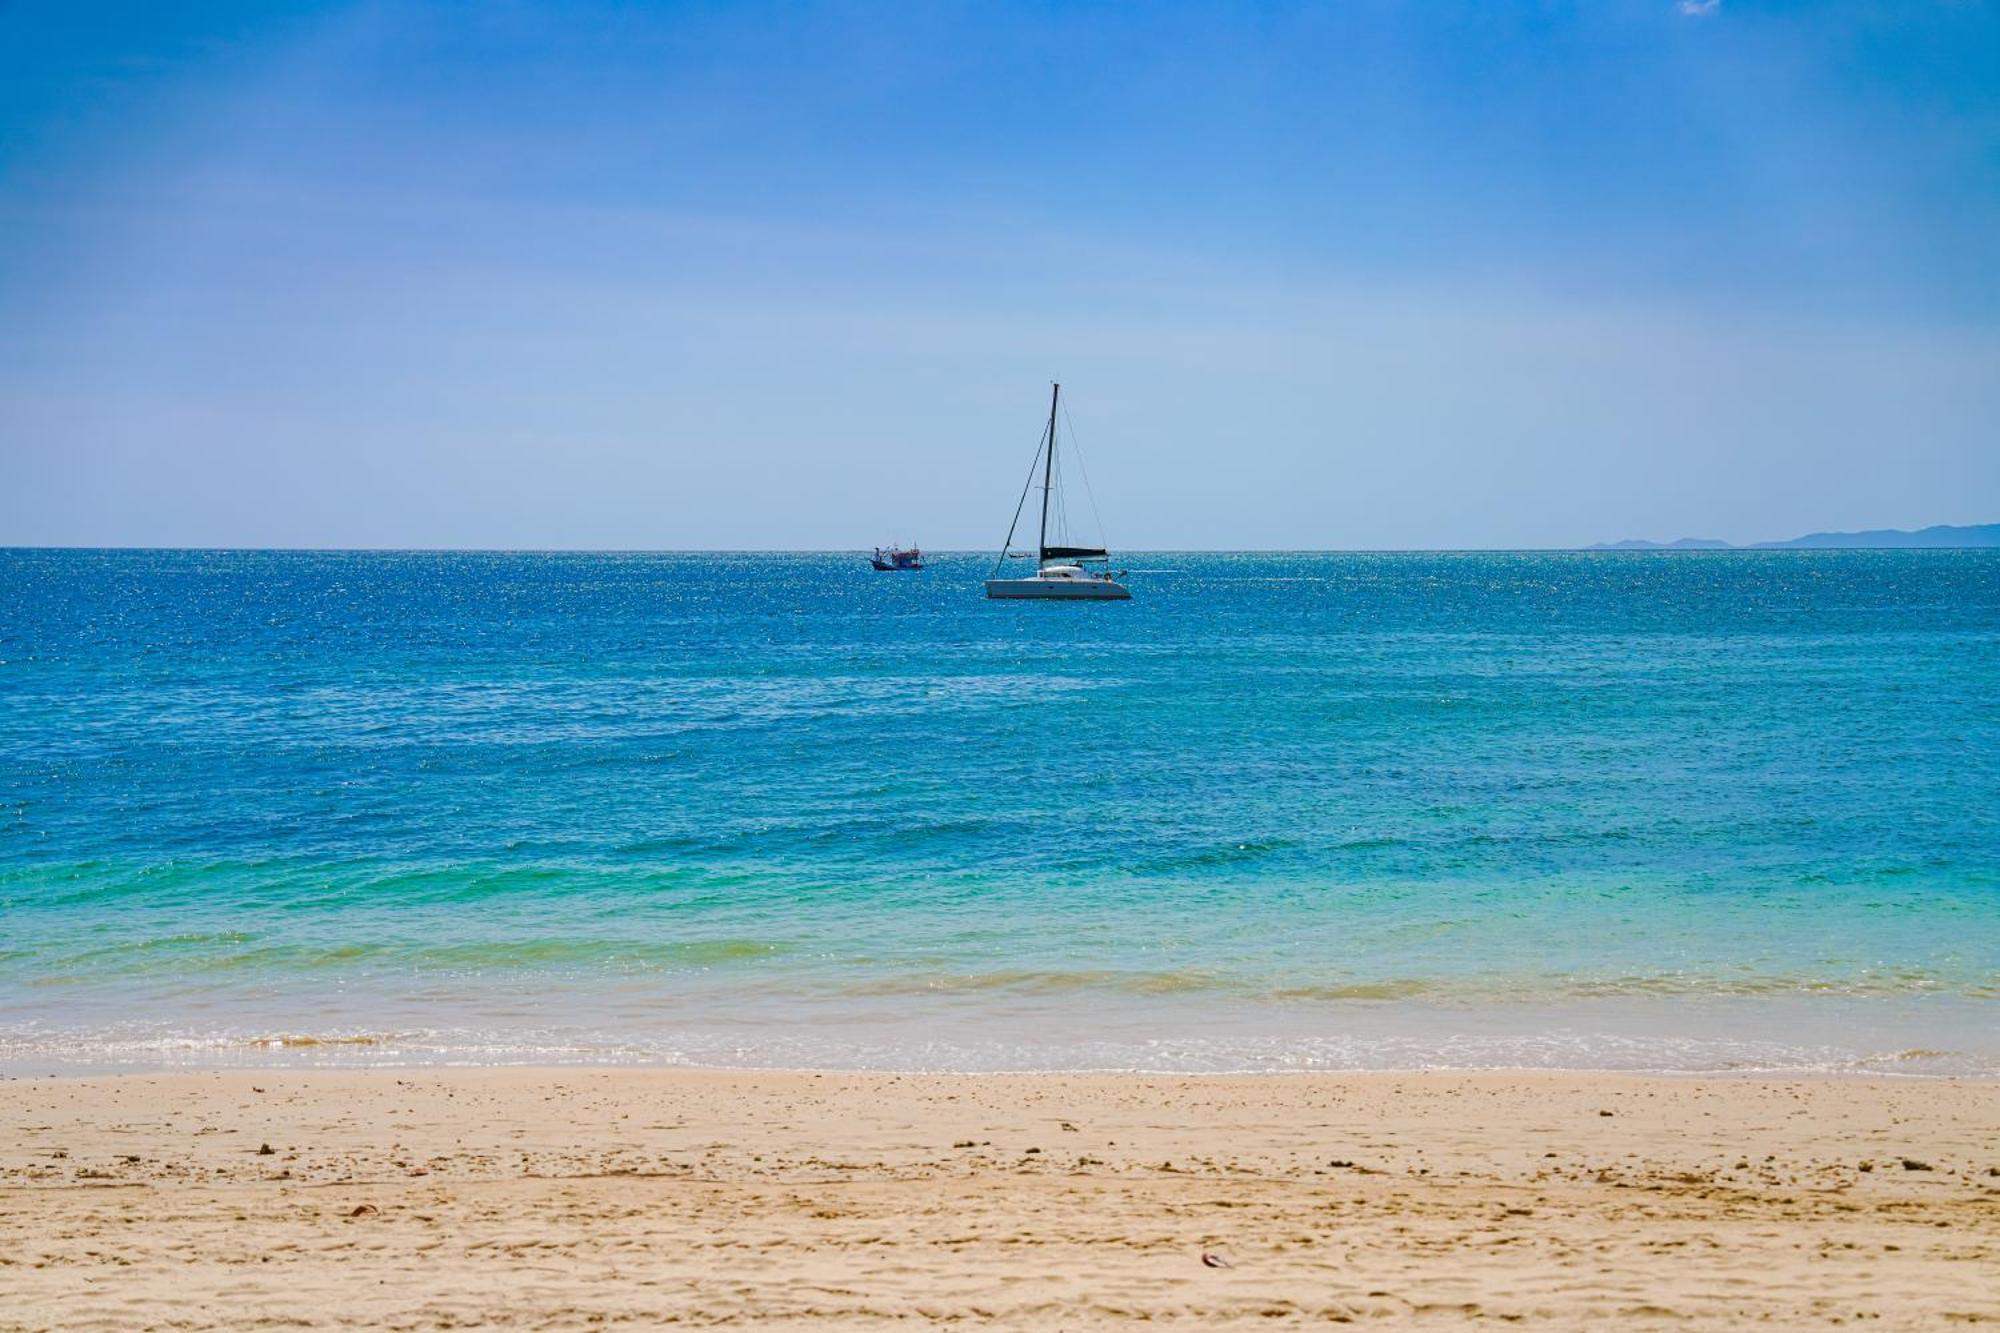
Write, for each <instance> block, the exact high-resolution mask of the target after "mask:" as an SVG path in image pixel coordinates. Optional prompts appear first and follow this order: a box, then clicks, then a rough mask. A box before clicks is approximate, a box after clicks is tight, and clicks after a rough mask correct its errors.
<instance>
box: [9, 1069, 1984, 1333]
mask: <svg viewBox="0 0 2000 1333" xmlns="http://www.w3.org/2000/svg"><path fill="white" fill-rule="evenodd" d="M0 1125H4V1132H0V1154H4V1155H0V1296H4V1299H0V1326H4V1327H6V1328H9V1329H15V1328H28V1329H35V1328H58V1327H60V1328H72V1329H73V1328H141V1327H173V1328H208V1327H261V1326H277V1325H285V1326H289V1327H340V1326H385V1327H396V1328H443V1327H463V1326H470V1325H529V1326H549V1327H585V1326H607V1325H641V1326H654V1325H662V1324H669V1323H678V1324H692V1325H708V1324H733V1323H747V1322H750V1321H753V1320H754V1321H759V1322H771V1321H777V1322H781V1323H782V1322H806V1321H812V1322H815V1323H826V1324H835V1325H851V1326H874V1325H887V1324H891V1323H900V1324H907V1323H910V1322H912V1321H937V1322H946V1321H949V1322H955V1323H972V1324H991V1325H994V1326H1002V1327H1010V1328H1015V1327H1029V1328H1082V1327H1095V1326H1100V1325H1109V1324H1116V1323H1122V1322H1127V1321H1140V1320H1164V1321H1167V1322H1177V1323H1183V1324H1187V1325H1191V1326H1192V1325H1199V1326H1201V1327H1218V1326H1245V1327H1248V1326H1253V1325H1254V1326H1259V1327H1263V1326H1269V1325H1271V1324H1274V1323H1283V1322H1287V1321H1295V1322H1308V1321H1310V1322H1322V1321H1336V1322H1342V1321H1367V1322H1371V1323H1378V1324H1387V1325H1390V1326H1400V1325H1413V1326H1430V1325H1454V1324H1460V1323H1465V1322H1472V1321H1486V1320H1499V1321H1522V1322H1531V1323H1534V1324H1536V1325H1539V1326H1558V1327H1569V1326H1581V1325H1584V1324H1586V1323H1593V1322H1597V1321H1601V1320H1604V1319H1607V1318H1609V1319H1616V1320H1618V1321H1620V1324H1621V1326H1624V1327H1649V1326H1657V1327H1675V1328H1687V1327H1703V1326H1714V1327H1722V1326H1734V1325H1738V1324H1744V1323H1750V1322H1757V1323H1762V1324H1777V1325H1782V1326H1798V1327H1806V1326H1811V1327H1824V1326H1826V1325H1828V1324H1831V1323H1839V1322H1843V1321H1849V1320H1860V1321H1865V1322H1868V1323H1870V1324H1873V1325H1877V1326H1881V1327H1911V1328H1914V1327H1936V1326H1939V1325H1942V1324H1944V1323H1946V1322H1950V1321H1958V1322H1983V1321H2000V1084H1995V1083H1988V1082H1976V1081H1966V1082H1946V1081H1916V1080H1902V1081H1890V1080H1863V1079H1825V1080H1814V1079H1803V1080H1802V1079H1785V1080H1769V1079H1751V1078H1741V1079H1693V1078H1665V1077H1657V1078H1648V1077H1625V1076H1606V1075H1587V1074H1576V1075H1569V1074H1443V1073H1439V1074H1415V1075H1407V1074H1406V1075H1390V1074H1378V1075H1340V1076H1284V1077H1267V1078H1186V1077H1147V1076H1070V1075H1048V1076H1025V1077H1014V1076H903V1077H898V1076H890V1075H880V1076H856V1075H839V1074H824V1075H819V1074H810V1073H797V1074H773V1073H734V1072H714V1073H708V1072H682V1071H666V1070H647V1069H618V1070H579V1069H553V1070H524V1069H451V1070H439V1069H420V1070H375V1071H363V1072H318V1071H316V1072H280V1071H276V1070H271V1071H260V1072H249V1071H237V1072H222V1073H174V1074H160V1075H147V1074H133V1075H125V1076H119V1077H103V1078H18V1079H12V1080H8V1081H6V1082H0ZM1204 1256H1212V1258H1210V1259H1208V1260H1206V1261H1205V1259H1204Z"/></svg>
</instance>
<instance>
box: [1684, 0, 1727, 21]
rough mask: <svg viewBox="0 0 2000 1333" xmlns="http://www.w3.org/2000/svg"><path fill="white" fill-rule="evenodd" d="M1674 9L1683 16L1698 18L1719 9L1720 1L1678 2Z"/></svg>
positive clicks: (1686, 0) (1689, 0) (1687, 0)
mask: <svg viewBox="0 0 2000 1333" xmlns="http://www.w3.org/2000/svg"><path fill="white" fill-rule="evenodd" d="M1674 8H1675V9H1678V10H1680V12H1681V13H1683V14H1692V15H1694V16H1695V17H1697V18H1699V17H1701V16H1702V15H1704V14H1713V13H1715V11H1717V10H1718V9H1721V8H1722V0H1680V3H1679V4H1677V5H1675V6H1674Z"/></svg>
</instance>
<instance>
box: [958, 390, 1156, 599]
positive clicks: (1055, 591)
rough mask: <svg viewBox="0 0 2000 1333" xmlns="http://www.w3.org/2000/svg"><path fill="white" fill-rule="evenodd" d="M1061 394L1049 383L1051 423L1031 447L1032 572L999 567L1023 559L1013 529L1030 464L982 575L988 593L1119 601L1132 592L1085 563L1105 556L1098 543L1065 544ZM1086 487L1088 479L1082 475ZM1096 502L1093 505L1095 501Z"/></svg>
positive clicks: (1025, 493)
mask: <svg viewBox="0 0 2000 1333" xmlns="http://www.w3.org/2000/svg"><path fill="white" fill-rule="evenodd" d="M1061 397H1062V385H1060V384H1057V385H1053V386H1051V388H1050V392H1049V426H1048V429H1047V430H1045V431H1044V432H1042V442H1041V444H1040V445H1038V446H1037V447H1036V449H1035V462H1037V463H1040V464H1041V467H1042V535H1041V541H1040V543H1039V545H1038V546H1037V548H1036V550H1035V552H1034V555H1035V572H1034V573H1033V574H1032V575H1029V576H1028V577H1026V578H1018V579H1003V578H1001V577H999V575H1000V569H1001V566H1003V565H1005V564H1006V563H1007V561H1008V560H1009V559H1010V558H1019V559H1026V558H1027V556H1028V554H1029V553H1028V552H1026V551H1016V550H1015V549H1014V531H1015V529H1017V528H1019V527H1020V526H1021V511H1022V510H1023V509H1025V508H1027V505H1028V492H1029V491H1031V490H1033V489H1035V472H1034V468H1033V467H1032V466H1031V467H1030V468H1029V469H1028V484H1027V485H1026V486H1025V487H1023V488H1022V489H1021V500H1020V503H1019V504H1017V505H1015V506H1014V521H1013V522H1012V523H1011V524H1009V525H1008V527H1007V540H1006V542H1005V543H1004V544H1003V545H1002V546H1001V547H1000V558H999V559H997V560H995V561H994V562H993V575H994V576H993V577H992V578H989V579H987V580H986V595H987V596H988V597H1051V598H1063V599H1066V600H1079V599H1081V600H1090V601H1107V602H1110V601H1123V600H1126V599H1128V598H1130V597H1131V596H1132V593H1131V591H1130V590H1129V589H1128V588H1126V586H1125V585H1124V584H1122V583H1120V582H1119V581H1118V580H1117V579H1116V578H1115V577H1114V576H1112V575H1111V574H1110V573H1108V572H1105V571H1100V570H1088V569H1085V568H1084V567H1083V562H1084V561H1086V560H1091V561H1096V560H1106V561H1108V560H1109V559H1110V558H1111V554H1110V552H1109V551H1106V550H1105V549H1104V548H1103V547H1101V546H1069V545H1066V544H1064V537H1065V535H1066V532H1065V529H1066V528H1067V522H1066V515H1065V513H1064V509H1063V503H1062V473H1061V471H1060V470H1059V469H1058V468H1057V467H1056V404H1057V402H1058V401H1059V400H1060V399H1061ZM1084 484H1085V486H1086V487H1088V485H1089V478H1088V477H1086V478H1085V479H1084ZM1051 496H1054V497H1055V519H1056V537H1057V540H1056V542H1055V544H1053V545H1051V544H1050V542H1049V517H1050V513H1049V499H1050V497H1051ZM1093 507H1094V505H1093Z"/></svg>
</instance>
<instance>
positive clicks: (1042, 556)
mask: <svg viewBox="0 0 2000 1333" xmlns="http://www.w3.org/2000/svg"><path fill="white" fill-rule="evenodd" d="M1061 395H1062V385H1060V384H1051V385H1050V386H1049V452H1048V454H1047V455H1046V456H1045V457H1044V458H1043V460H1042V540H1041V542H1040V544H1039V545H1038V546H1037V547H1036V550H1035V564H1036V565H1037V566H1038V567H1039V566H1040V565H1041V563H1042V562H1043V561H1045V560H1047V559H1048V558H1049V488H1050V486H1051V485H1052V484H1053V482H1054V478H1055V471H1056V399H1057V398H1058V397H1060V396H1061Z"/></svg>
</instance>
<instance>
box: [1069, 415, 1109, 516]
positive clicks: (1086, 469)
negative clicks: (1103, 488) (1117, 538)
mask: <svg viewBox="0 0 2000 1333" xmlns="http://www.w3.org/2000/svg"><path fill="white" fill-rule="evenodd" d="M1062 416H1063V422H1064V423H1065V424H1066V425H1068V427H1069V447H1070V452H1071V453H1073V454H1075V455H1076V470H1077V471H1078V472H1081V473H1082V474H1083V496H1084V498H1085V499H1086V500H1088V501H1090V516H1091V518H1092V519H1094V520H1095V521H1096V523H1097V544H1098V545H1100V546H1106V547H1108V546H1110V545H1111V543H1110V541H1108V540H1107V538H1108V537H1109V536H1110V534H1109V533H1107V532H1105V530H1104V515H1103V514H1101V513H1099V512H1098V511H1097V490H1096V488H1095V487H1093V486H1092V485H1091V484H1090V465H1089V464H1087V463H1085V462H1084V461H1083V450H1081V449H1079V448H1077V444H1076V423H1075V422H1074V421H1071V420H1070V419H1069V409H1068V408H1067V407H1065V408H1064V409H1063V410H1062Z"/></svg>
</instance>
